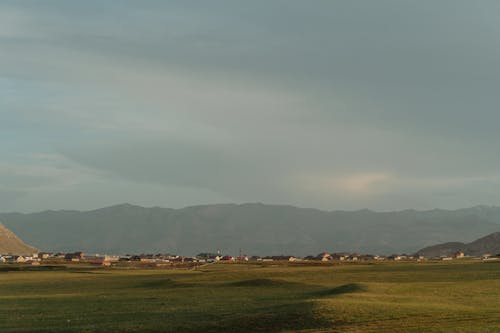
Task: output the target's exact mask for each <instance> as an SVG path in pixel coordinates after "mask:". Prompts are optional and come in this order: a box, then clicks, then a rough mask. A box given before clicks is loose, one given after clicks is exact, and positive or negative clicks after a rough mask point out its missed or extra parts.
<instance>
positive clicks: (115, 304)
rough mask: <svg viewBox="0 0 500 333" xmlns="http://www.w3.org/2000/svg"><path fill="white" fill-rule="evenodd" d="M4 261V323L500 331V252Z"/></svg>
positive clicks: (2, 328) (127, 328)
mask: <svg viewBox="0 0 500 333" xmlns="http://www.w3.org/2000/svg"><path fill="white" fill-rule="evenodd" d="M15 267H17V266H15V265H13V264H11V265H4V266H1V268H2V269H0V332H5V333H6V332H474V333H476V332H500V262H498V261H491V262H481V261H467V260H460V261H453V262H420V263H417V262H408V263H401V262H399V263H396V262H382V263H343V264H335V265H333V264H314V265H306V264H304V263H301V264H294V263H288V262H281V263H278V262H270V263H262V262H261V263H241V264H239V263H216V264H209V265H205V266H202V267H197V268H196V269H170V270H163V269H119V268H95V267H84V266H82V265H74V266H71V265H69V266H65V267H62V266H61V267H60V268H59V269H55V268H54V267H48V268H46V267H44V266H43V265H42V266H40V267H36V268H35V267H31V268H30V269H29V270H24V269H15Z"/></svg>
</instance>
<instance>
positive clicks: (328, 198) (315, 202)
mask: <svg viewBox="0 0 500 333" xmlns="http://www.w3.org/2000/svg"><path fill="white" fill-rule="evenodd" d="M499 15H500V2H498V1H496V0H491V1H488V0H481V1H457V0H450V1H435V0H428V1H401V0H393V1H384V0H379V1H372V0H366V1H331V0H325V1H321V0H318V1H313V2H311V1H293V0H282V1H279V0H271V1H269V0H252V1H235V0H227V1H188V0H181V1H102V0H95V1H94V0H86V1H65V0H64V1H39V0H33V1H15V0H12V1H6V0H4V1H1V2H0V154H1V158H0V211H26V212H27V211H37V210H44V209H91V208H98V207H103V206H106V205H112V204H116V203H122V202H130V203H134V204H140V205H146V206H153V205H159V206H164V207H182V206H186V205H195V204H205V203H220V202H237V203H239V202H264V203H280V204H293V205H298V206H302V207H317V208H323V209H361V208H370V209H375V210H394V209H404V208H418V209H428V208H434V207H440V208H458V207H466V206H472V205H476V204H500V154H499V153H498V147H499V142H500V130H499V127H500V91H499V87H500V60H499V59H500V20H498V17H499Z"/></svg>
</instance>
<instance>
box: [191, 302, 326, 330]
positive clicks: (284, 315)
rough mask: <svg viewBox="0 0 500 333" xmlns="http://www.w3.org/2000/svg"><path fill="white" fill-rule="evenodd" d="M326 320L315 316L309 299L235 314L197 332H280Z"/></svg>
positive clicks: (322, 323)
mask: <svg viewBox="0 0 500 333" xmlns="http://www.w3.org/2000/svg"><path fill="white" fill-rule="evenodd" d="M328 324H329V323H328V322H327V321H325V320H324V319H322V318H321V317H317V316H316V315H315V313H314V304H313V302H310V301H299V302H297V303H291V304H285V305H279V306H271V307H269V308H267V309H265V310H259V311H253V312H249V313H243V314H237V315H234V316H231V317H229V318H225V319H222V320H220V319H219V320H217V323H214V324H211V325H206V326H204V327H200V328H199V332H242V333H247V332H282V331H286V330H293V331H297V330H305V329H319V328H324V327H327V326H328Z"/></svg>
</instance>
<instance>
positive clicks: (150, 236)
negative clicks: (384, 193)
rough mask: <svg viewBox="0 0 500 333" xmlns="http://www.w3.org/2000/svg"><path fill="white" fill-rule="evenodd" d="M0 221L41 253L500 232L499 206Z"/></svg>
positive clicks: (146, 212) (352, 244)
mask: <svg viewBox="0 0 500 333" xmlns="http://www.w3.org/2000/svg"><path fill="white" fill-rule="evenodd" d="M0 221H1V222H3V223H4V224H5V225H6V226H7V227H8V228H9V229H11V230H12V231H14V232H15V233H16V234H17V235H19V236H20V237H21V238H22V239H23V240H25V241H26V242H28V243H29V244H33V245H34V246H36V247H37V248H39V249H41V250H45V251H76V250H82V251H84V252H87V253H117V254H125V253H160V252H161V253H178V254H184V255H194V254H197V253H199V252H206V251H210V252H213V251H216V250H217V249H220V250H221V251H222V252H224V253H230V254H237V253H238V252H239V251H240V249H241V250H242V251H243V252H244V253H247V254H252V255H253V254H255V255H274V254H277V255H278V254H290V255H309V254H316V253H319V252H322V251H330V252H336V251H350V252H359V253H372V254H392V253H404V252H406V253H414V252H416V251H417V250H418V249H421V248H424V247H427V246H430V245H433V244H438V243H444V242H449V241H460V242H468V241H471V240H473V239H476V238H478V237H480V236H483V235H485V234H489V233H493V232H497V231H500V207H490V206H477V207H472V208H467V209H459V210H441V209H436V210H429V211H416V210H404V211H396V212H374V211H370V210H359V211H322V210H318V209H310V208H297V207H293V206H284V205H265V204H261V203H246V204H216V205H202V206H192V207H186V208H181V209H171V208H160V207H151V208H146V207H140V206H135V205H130V204H121V205H116V206H111V207H106V208H101V209H97V210H91V211H68V210H61V211H44V212H39V213H30V214H22V213H2V214H0Z"/></svg>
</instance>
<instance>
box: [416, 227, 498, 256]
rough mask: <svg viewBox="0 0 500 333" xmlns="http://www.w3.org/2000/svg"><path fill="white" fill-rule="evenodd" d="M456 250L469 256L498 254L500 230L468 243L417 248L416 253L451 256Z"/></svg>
mask: <svg viewBox="0 0 500 333" xmlns="http://www.w3.org/2000/svg"><path fill="white" fill-rule="evenodd" d="M458 251H461V252H463V253H465V254H466V255H471V256H481V255H483V254H486V253H489V254H493V255H497V254H500V232H494V233H492V234H490V235H487V236H485V237H482V238H479V239H477V240H475V241H473V242H471V243H468V244H465V243H460V242H452V243H445V244H438V245H434V246H429V247H426V248H424V249H421V250H419V251H418V253H419V254H421V255H424V256H426V257H439V256H452V255H453V254H454V253H456V252H458Z"/></svg>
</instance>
